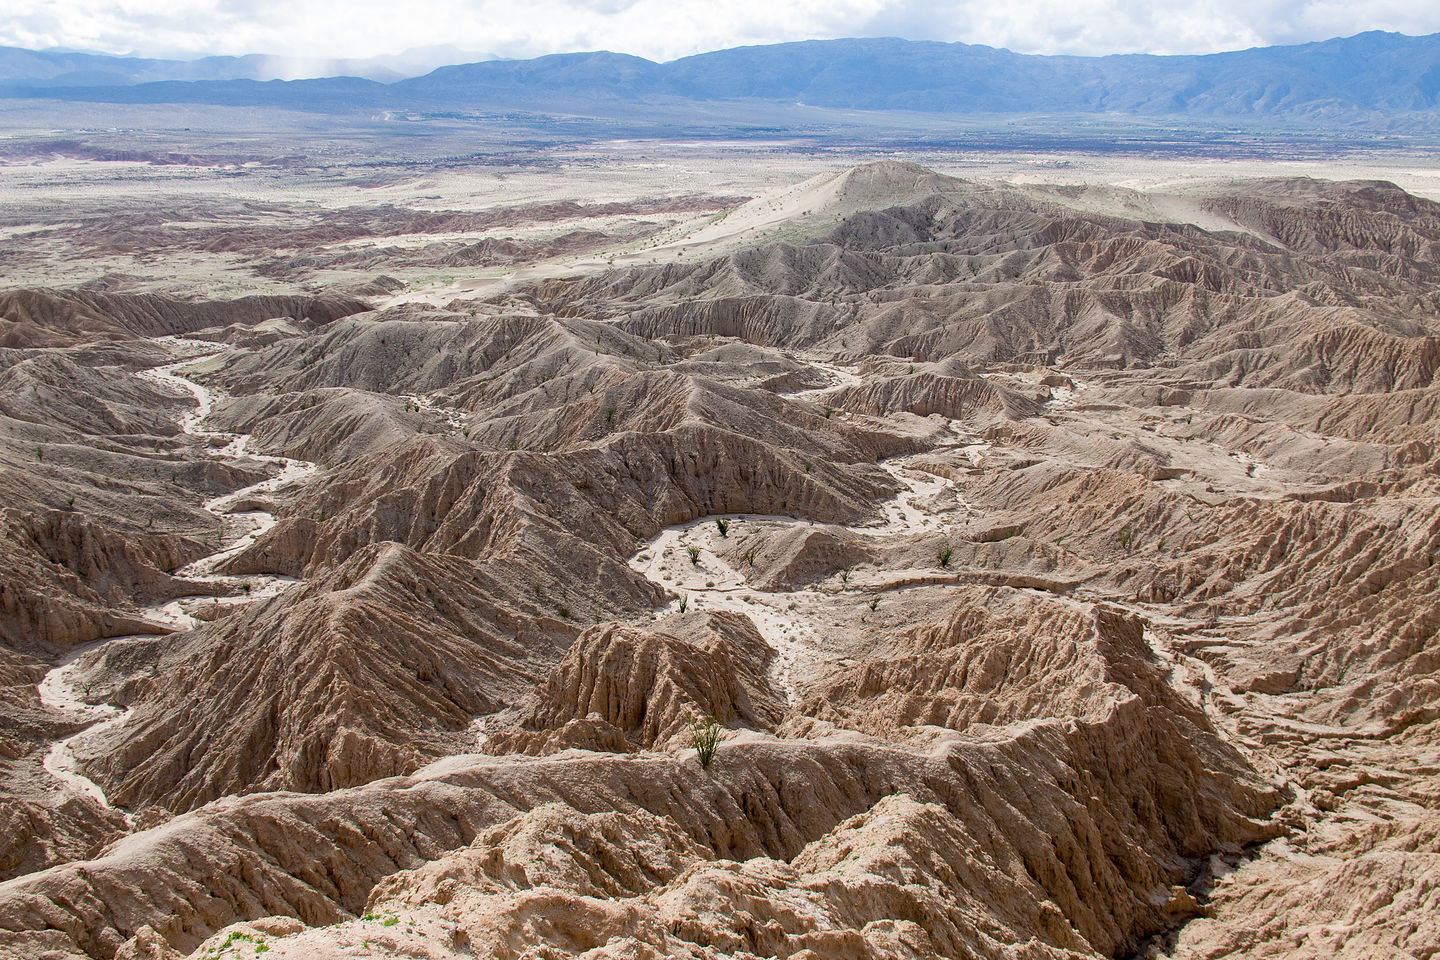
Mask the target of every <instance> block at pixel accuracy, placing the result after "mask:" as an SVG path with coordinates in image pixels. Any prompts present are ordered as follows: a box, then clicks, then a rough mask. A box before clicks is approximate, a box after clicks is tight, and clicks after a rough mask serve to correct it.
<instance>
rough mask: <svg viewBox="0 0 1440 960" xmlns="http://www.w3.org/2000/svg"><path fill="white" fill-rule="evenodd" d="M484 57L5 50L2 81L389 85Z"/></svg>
mask: <svg viewBox="0 0 1440 960" xmlns="http://www.w3.org/2000/svg"><path fill="white" fill-rule="evenodd" d="M481 56H482V54H479V53H477V52H476V51H464V50H460V49H457V48H456V47H451V46H432V47H418V48H415V49H413V50H406V51H405V52H403V53H397V54H389V55H386V56H380V57H370V58H367V59H349V60H345V59H325V58H317V57H281V56H271V55H267V54H251V55H249V56H244V57H203V58H201V59H198V60H157V59H150V58H143V57H116V56H109V55H106V54H98V53H77V52H74V51H69V50H23V49H21V48H19V47H0V82H4V83H7V84H14V85H20V86H29V87H94V86H101V87H106V86H131V85H135V84H142V83H156V82H161V81H168V80H184V81H205V80H262V81H263V80H296V79H301V78H315V77H339V76H347V77H363V78H365V79H367V80H377V81H381V82H384V83H390V82H393V81H396V80H403V79H404V78H406V77H414V76H419V75H420V74H423V73H427V72H429V71H431V70H434V69H435V68H436V67H438V66H441V65H444V64H450V63H461V62H464V61H467V60H476V59H478V58H479V57H481Z"/></svg>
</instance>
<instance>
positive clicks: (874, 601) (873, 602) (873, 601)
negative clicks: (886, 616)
mask: <svg viewBox="0 0 1440 960" xmlns="http://www.w3.org/2000/svg"><path fill="white" fill-rule="evenodd" d="M879 606H880V598H879V597H878V596H874V597H871V598H870V612H871V613H874V612H875V610H876V609H877V608H878V607H879Z"/></svg>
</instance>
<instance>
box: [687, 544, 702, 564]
mask: <svg viewBox="0 0 1440 960" xmlns="http://www.w3.org/2000/svg"><path fill="white" fill-rule="evenodd" d="M685 553H686V554H687V555H688V556H689V557H690V563H691V564H693V565H694V566H697V567H698V566H700V548H699V547H686V548H685Z"/></svg>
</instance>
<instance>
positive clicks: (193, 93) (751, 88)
mask: <svg viewBox="0 0 1440 960" xmlns="http://www.w3.org/2000/svg"><path fill="white" fill-rule="evenodd" d="M25 53H27V51H15V50H13V49H7V50H0V96H8V97H32V98H33V97H46V98H55V99H66V100H90V101H99V102H131V103H170V102H185V103H217V104H236V105H271V106H288V107H293V108H296V109H302V110H317V111H321V112H331V111H341V110H345V111H353V110H375V109H416V110H478V111H490V110H506V109H527V110H542V111H543V110H547V109H570V108H583V107H585V106H586V105H591V106H593V105H596V104H616V103H620V104H627V105H630V106H632V107H634V108H635V109H639V110H643V109H644V108H645V107H646V106H647V105H652V106H653V105H655V104H660V103H676V102H684V101H705V102H711V103H725V102H734V103H744V102H754V103H772V104H773V103H782V104H800V105H805V106H813V107H827V108H836V109H850V110H869V111H887V110H908V111H921V112H931V113H950V114H1004V113H1029V114H1055V115H1067V114H1118V115H1133V116H1155V117H1163V116H1192V117H1208V118H1229V117H1233V118H1265V117H1277V118H1287V119H1292V120H1298V121H1322V122H1323V121H1329V120H1336V119H1366V118H1376V117H1392V116H1415V115H1421V116H1424V115H1435V114H1436V113H1437V111H1440V34H1434V35H1430V36H1424V37H1410V36H1405V35H1401V34H1393V33H1379V32H1372V33H1363V34H1359V35H1357V36H1353V37H1347V38H1343V39H1335V40H1326V41H1323V42H1318V43H1307V44H1300V45H1297V46H1279V47H1258V48H1254V49H1251V50H1241V51H1235V52H1231V53H1218V54H1209V55H1203V56H1153V55H1145V54H1135V55H1117V56H1106V57H1077V56H1039V55H1032V54H1018V53H1012V52H1010V51H1008V50H1000V49H996V48H993V47H986V46H976V45H971V44H963V43H936V42H929V41H910V40H897V39H860V40H812V41H804V42H798V43H783V44H773V45H767V46H752V47H736V48H732V49H728V50H719V51H715V52H712V53H704V54H699V55H696V56H692V57H686V58H683V59H680V60H674V61H670V62H668V63H655V62H653V61H650V60H645V59H643V58H640V57H633V56H627V55H624V54H615V53H606V52H595V53H572V54H556V55H551V56H545V57H538V58H536V59H532V60H487V61H481V62H477V63H466V64H459V65H455V66H445V67H440V68H439V69H436V70H434V71H432V72H430V73H428V74H425V75H424V76H417V77H410V78H407V79H401V80H396V81H394V82H388V83H382V82H376V79H370V80H366V79H360V78H354V77H331V78H327V79H320V80H296V81H288V82H283V81H270V82H268V83H261V82H256V81H254V80H249V79H236V78H234V77H228V78H227V77H224V76H218V75H215V73H216V71H217V70H218V71H220V72H223V69H222V68H225V69H237V66H236V65H235V64H228V65H227V64H209V65H208V66H205V65H206V64H207V61H195V64H197V65H200V66H195V67H194V68H193V69H194V70H195V71H198V72H200V73H202V74H204V73H205V71H207V70H208V71H209V73H210V75H201V76H163V77H158V78H157V77H155V76H154V74H155V73H156V71H157V70H164V69H170V70H173V69H175V68H170V67H156V66H155V64H156V63H159V64H167V63H176V62H175V61H129V60H125V59H124V58H108V59H110V60H117V61H118V62H119V64H120V65H116V64H115V63H111V64H108V65H107V64H97V63H91V62H90V61H83V60H81V59H76V60H74V61H73V62H70V63H68V64H63V65H62V66H64V68H65V69H64V70H63V71H62V72H59V73H56V74H54V75H53V76H51V77H49V78H48V79H47V78H36V77H30V78H21V77H17V76H16V71H17V69H19V65H20V64H21V61H22V60H23V59H24V58H23V57H22V56H21V54H25ZM35 56H40V55H39V54H36V55H35ZM70 56H72V57H75V58H83V57H84V55H78V54H77V55H70ZM98 59H99V60H105V59H107V58H98ZM211 59H215V60H227V59H228V60H233V59H235V58H211ZM239 59H240V60H244V59H246V58H239ZM124 64H131V66H130V67H129V68H126V67H125V66H124ZM147 64H148V66H147ZM52 66H53V63H52ZM56 69H60V68H59V67H57V68H56ZM127 69H128V71H129V72H128V73H127ZM87 77H95V78H96V79H94V80H93V81H87V80H86V78H87ZM126 77H130V78H131V79H128V80H127V79H125V78H126ZM137 77H139V78H145V77H148V78H150V79H160V80H163V81H164V82H135V80H134V78H137ZM6 78H8V79H6ZM377 79H378V78H377Z"/></svg>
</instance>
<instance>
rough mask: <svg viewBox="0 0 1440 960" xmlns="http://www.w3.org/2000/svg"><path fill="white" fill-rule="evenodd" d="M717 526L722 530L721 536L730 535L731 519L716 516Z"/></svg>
mask: <svg viewBox="0 0 1440 960" xmlns="http://www.w3.org/2000/svg"><path fill="white" fill-rule="evenodd" d="M715 526H716V528H717V529H718V530H719V531H720V536H722V537H728V536H730V521H729V520H726V519H725V518H724V517H716V518H715Z"/></svg>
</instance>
